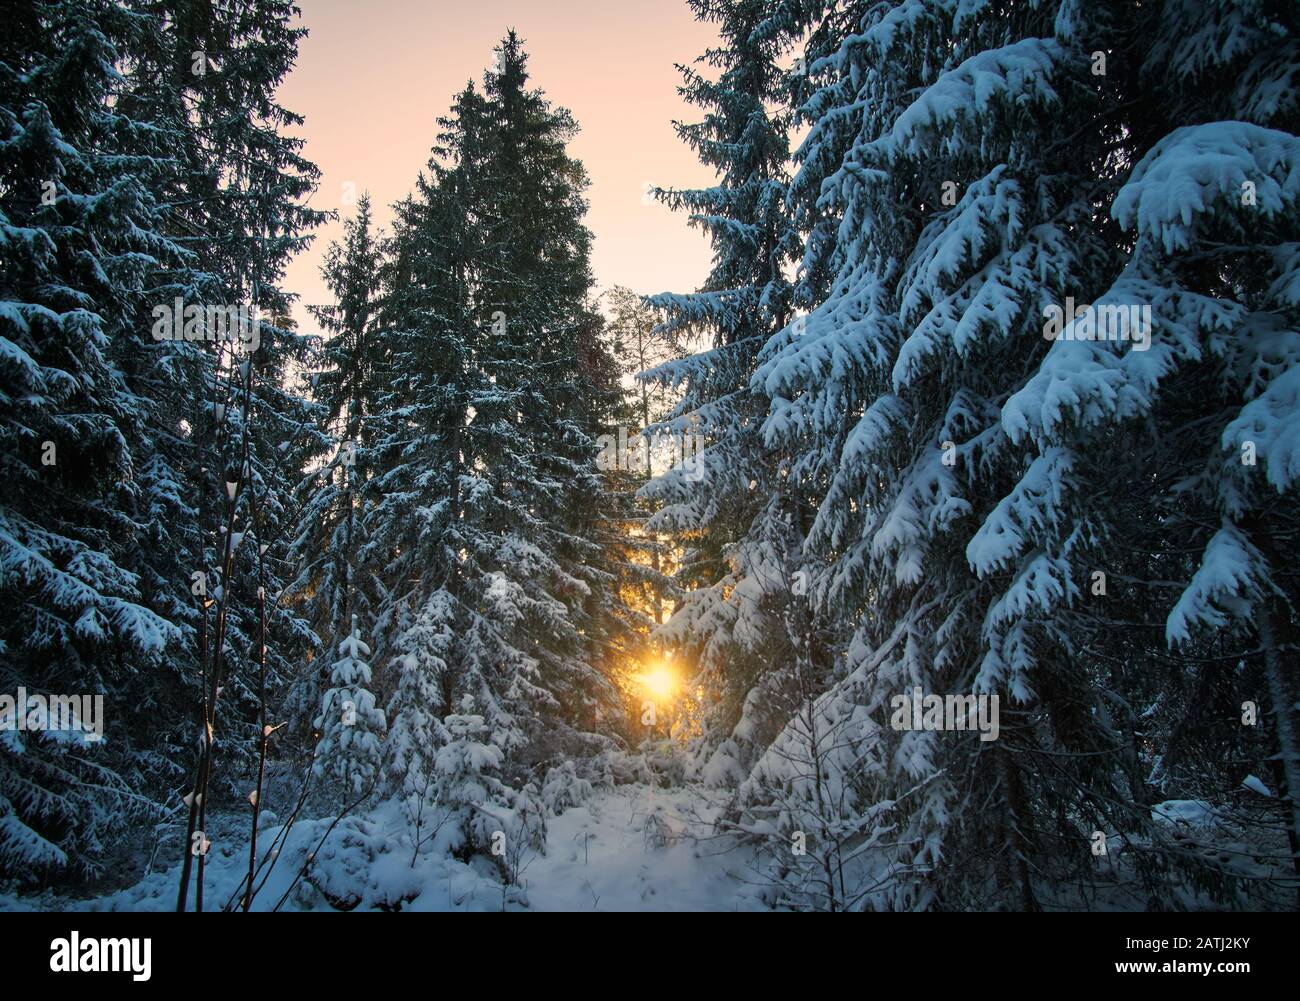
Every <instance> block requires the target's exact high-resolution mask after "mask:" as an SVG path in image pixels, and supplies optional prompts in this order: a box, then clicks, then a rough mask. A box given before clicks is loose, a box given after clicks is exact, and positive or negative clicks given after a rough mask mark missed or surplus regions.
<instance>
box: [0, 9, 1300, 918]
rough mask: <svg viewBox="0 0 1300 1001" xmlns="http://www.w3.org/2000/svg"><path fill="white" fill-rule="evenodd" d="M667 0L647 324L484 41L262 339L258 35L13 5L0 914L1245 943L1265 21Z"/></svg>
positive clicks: (1277, 560)
mask: <svg viewBox="0 0 1300 1001" xmlns="http://www.w3.org/2000/svg"><path fill="white" fill-rule="evenodd" d="M688 6H689V8H690V10H691V12H692V13H693V15H694V16H695V17H696V18H697V19H699V20H700V21H702V22H705V23H706V24H708V25H709V26H710V27H711V28H712V29H713V30H714V31H716V36H717V43H716V46H715V47H713V48H711V49H709V50H708V51H707V52H703V53H698V54H697V55H698V58H696V59H694V60H693V61H689V62H687V63H685V64H684V65H682V66H681V67H679V69H680V72H681V85H680V94H681V96H682V98H683V99H684V100H685V101H686V102H687V104H688V105H689V106H690V107H691V108H692V110H693V111H694V112H695V114H694V116H693V117H692V118H691V119H690V120H688V121H683V122H680V123H676V125H675V128H676V131H677V135H678V137H679V139H680V141H681V142H682V143H684V144H685V145H686V146H687V147H688V148H689V149H690V150H691V151H692V152H693V154H694V155H696V156H697V157H698V159H699V161H700V162H701V164H702V165H703V166H705V167H706V168H708V169H709V171H710V172H711V173H712V174H714V175H715V177H716V181H715V183H714V184H713V185H712V186H710V187H705V188H689V187H681V186H675V185H674V184H673V180H674V179H673V178H662V179H657V183H659V184H660V185H661V186H660V187H658V188H655V189H654V190H653V192H652V194H653V197H654V198H655V199H657V200H658V201H659V202H661V203H662V204H663V205H665V206H666V207H668V208H669V209H671V210H673V211H674V212H676V213H678V214H679V216H680V218H681V220H682V224H683V225H689V226H693V227H696V228H697V229H698V230H700V231H702V232H703V233H704V234H705V236H706V237H707V239H708V241H709V243H710V246H711V248H712V254H713V257H712V261H713V264H712V268H711V270H710V272H709V273H708V274H702V275H700V276H699V282H698V285H697V287H695V288H692V289H678V290H670V291H666V292H664V293H662V294H658V295H652V296H649V297H642V296H639V295H637V294H635V293H633V292H632V291H630V290H629V289H627V288H622V287H607V288H601V287H599V286H598V285H597V282H596V279H595V276H594V274H593V268H592V262H591V254H592V246H593V240H594V237H593V233H592V232H591V231H590V230H589V229H588V228H587V225H586V221H585V220H586V213H587V208H588V205H587V190H588V186H589V179H588V176H587V173H586V170H585V168H584V166H583V164H582V163H581V162H580V161H579V160H578V159H577V158H576V157H575V155H574V154H573V152H572V149H571V147H572V143H573V141H574V139H575V138H576V137H577V136H578V134H579V123H578V122H576V121H575V119H574V117H573V116H572V114H571V113H570V112H569V111H568V110H566V109H565V108H564V107H561V106H560V105H559V104H557V103H555V102H553V101H552V100H551V99H550V98H549V97H548V96H547V93H546V92H545V90H544V89H543V88H542V87H540V86H539V83H544V81H540V80H537V79H535V78H534V76H533V74H532V73H531V72H530V63H529V58H528V54H527V52H526V51H525V40H524V39H522V38H521V37H520V36H519V35H518V34H517V33H516V32H515V31H513V30H510V29H508V28H507V27H506V26H505V25H503V26H502V32H503V37H502V38H501V41H500V43H499V47H498V49H497V52H496V58H495V61H494V62H493V63H492V64H491V65H489V66H487V67H485V68H484V71H483V73H482V75H481V77H480V78H479V79H476V80H474V81H471V82H469V83H467V85H466V86H465V87H464V89H463V90H461V91H460V92H459V93H456V94H454V95H446V94H435V95H429V101H430V102H431V104H432V106H434V107H438V108H441V107H445V108H446V111H445V112H443V113H442V115H441V116H440V117H438V118H437V119H436V129H435V130H433V131H434V134H431V135H429V136H428V147H429V155H428V161H427V164H426V166H425V167H424V169H423V170H421V171H420V172H419V173H418V175H417V176H415V177H413V178H412V180H411V188H410V193H409V195H408V196H407V197H405V198H403V199H402V200H401V201H399V202H398V203H397V204H396V205H394V206H393V211H392V216H391V218H392V222H391V225H388V224H386V225H383V226H381V225H379V224H378V223H377V222H376V221H375V212H374V206H373V205H372V202H371V199H370V197H369V196H368V195H366V194H364V193H361V194H359V196H358V198H357V199H356V201H355V204H354V205H351V206H349V207H347V208H346V209H345V210H344V212H343V213H342V224H343V229H342V233H343V235H342V237H341V238H340V239H339V240H337V241H334V242H332V243H331V244H330V245H329V246H328V249H327V251H326V253H325V255H324V266H323V269H322V276H323V279H324V281H325V284H326V286H327V287H328V289H329V291H330V293H331V296H332V301H331V302H329V303H327V304H323V305H317V306H312V307H311V309H310V313H309V315H310V322H302V321H301V320H297V321H295V319H294V314H293V311H292V307H293V305H294V302H295V296H294V294H293V292H292V290H291V289H290V288H289V287H288V285H287V283H286V280H285V268H286V266H287V264H288V263H289V262H290V261H291V260H293V259H294V257H295V256H296V255H298V254H300V253H302V252H303V251H304V249H305V248H306V247H307V246H308V245H309V244H310V242H311V241H312V240H313V238H314V234H315V232H316V230H317V229H318V228H319V227H320V226H321V225H322V224H324V223H325V222H326V221H327V218H328V217H329V215H330V213H328V212H326V211H324V210H321V209H315V208H312V207H311V196H312V193H313V192H314V191H315V189H316V188H317V186H318V184H319V176H320V171H319V169H318V168H317V166H316V165H315V164H313V163H312V162H311V160H310V159H309V155H308V153H309V151H308V149H307V148H306V143H305V141H304V140H303V139H302V138H301V137H296V135H295V131H294V130H295V127H296V126H297V125H299V124H301V118H300V117H299V116H298V115H296V114H295V113H294V111H293V110H291V109H289V108H286V107H284V106H282V105H281V104H280V103H279V98H278V96H277V93H278V90H279V88H280V86H281V84H282V83H283V82H284V80H285V79H286V77H287V76H288V74H290V73H291V72H292V69H293V66H294V63H295V60H296V58H297V53H298V46H299V44H300V42H301V40H302V38H303V36H304V34H305V32H306V31H307V30H308V29H309V27H310V17H309V16H308V17H307V19H306V21H305V22H304V21H303V20H302V18H301V17H300V13H299V12H298V10H297V9H296V7H295V6H294V4H293V3H292V2H290V0H21V2H19V3H18V4H17V5H16V6H14V7H12V8H10V9H9V10H8V12H7V17H6V22H5V29H4V31H3V32H2V33H0V467H2V472H0V908H3V909H24V908H29V907H30V908H40V909H61V908H73V907H102V908H107V909H152V910H158V909H179V910H223V909H224V910H239V909H244V910H329V909H337V910H352V909H357V908H361V909H367V910H368V909H384V910H403V909H416V910H419V909H425V910H428V909H440V910H454V909H469V910H473V909H527V908H532V909H550V908H552V907H557V908H566V909H571V908H586V909H593V908H594V909H610V908H620V909H632V908H635V907H641V906H646V907H651V906H656V907H657V906H677V907H679V908H701V909H703V908H708V907H717V908H720V909H737V908H741V909H776V910H819V911H820V910H830V911H863V910H1018V911H1039V910H1044V911H1060V910H1291V909H1295V908H1296V907H1297V906H1298V902H1300V729H1298V728H1300V674H1298V673H1297V665H1298V664H1300V659H1298V653H1297V650H1298V647H1297V644H1298V643H1300V639H1298V637H1300V632H1298V630H1300V568H1298V567H1297V555H1300V8H1297V6H1296V5H1295V4H1294V3H1292V2H1289V0H1142V2H1140V3H1139V2H1133V0H1089V2H1083V0H689V2H688ZM304 23H305V26H304ZM430 121H432V113H431V116H430ZM411 127H412V128H424V127H425V125H424V124H423V123H412V126H411ZM655 866H658V868H653V867H655ZM648 867H651V868H648ZM601 872H603V873H604V874H605V875H603V876H601V875H599V873H601ZM647 872H650V873H651V874H650V875H647ZM602 879H603V880H604V882H602ZM660 891H662V893H661V892H660ZM673 893H679V894H681V896H680V897H677V898H673V899H669V898H670V897H671V895H672V894H673ZM566 894H568V895H566ZM656 896H658V897H659V899H658V903H655V897H656Z"/></svg>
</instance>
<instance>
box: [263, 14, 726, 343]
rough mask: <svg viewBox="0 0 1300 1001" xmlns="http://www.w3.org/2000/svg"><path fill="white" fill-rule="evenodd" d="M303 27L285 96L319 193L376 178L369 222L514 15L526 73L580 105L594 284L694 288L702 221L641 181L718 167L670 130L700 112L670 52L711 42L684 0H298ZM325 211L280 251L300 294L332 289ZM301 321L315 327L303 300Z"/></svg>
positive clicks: (332, 229) (675, 181)
mask: <svg viewBox="0 0 1300 1001" xmlns="http://www.w3.org/2000/svg"><path fill="white" fill-rule="evenodd" d="M299 6H300V7H301V8H302V23H303V24H304V25H305V26H306V27H307V28H308V29H310V32H311V33H310V34H309V35H308V36H307V38H305V39H304V40H303V41H302V43H301V46H300V49H299V58H298V64H297V66H296V67H295V69H294V71H293V72H292V73H291V74H290V75H289V76H288V78H287V79H286V80H285V81H284V83H283V85H282V86H281V89H280V99H281V102H282V103H283V104H284V105H285V106H286V107H287V108H289V109H290V110H292V111H295V112H297V113H299V114H301V115H304V116H305V117H306V123H305V125H303V126H302V127H300V128H299V129H297V130H295V134H297V135H299V136H301V137H303V138H305V139H306V140H307V146H306V150H305V153H306V156H307V158H308V159H310V160H312V161H313V162H315V163H316V164H317V166H319V167H320V168H321V172H322V178H321V184H320V190H319V191H318V192H317V193H316V196H315V198H314V199H313V200H312V205H313V207H316V208H321V209H334V210H337V211H338V212H339V213H340V215H341V216H342V217H346V216H348V215H350V214H351V213H352V212H353V211H354V208H353V207H351V206H349V205H346V204H344V198H343V193H344V190H345V185H347V183H348V182H351V183H352V184H353V185H355V190H356V192H357V193H361V192H363V191H366V190H369V191H370V195H371V201H372V206H373V214H374V217H375V221H376V223H378V224H379V225H382V226H386V225H387V224H388V222H389V221H390V219H391V217H392V214H391V212H390V211H389V207H390V206H391V205H392V203H393V202H395V201H397V200H398V199H400V198H402V197H404V196H405V195H406V194H408V193H409V192H410V191H411V189H412V187H413V186H414V183H415V178H416V175H417V174H418V173H419V171H420V170H421V169H422V168H423V167H424V165H425V163H426V162H427V160H428V158H429V149H430V147H431V146H432V145H433V141H434V137H435V134H436V132H437V122H436V119H437V117H438V116H439V115H441V114H444V113H445V112H446V111H447V109H448V108H449V106H450V104H451V100H452V97H453V96H454V95H455V94H456V92H458V91H459V90H461V89H462V88H463V87H464V86H465V83H466V82H467V81H468V80H470V79H473V80H474V81H475V82H476V83H480V82H481V80H482V75H483V71H484V69H485V68H486V67H487V66H489V65H490V64H491V63H492V61H493V58H494V56H493V51H492V50H493V47H494V46H495V45H496V44H497V42H498V41H499V40H500V39H501V37H502V36H503V35H504V34H505V32H506V30H507V29H508V28H511V27H513V28H515V29H516V30H517V31H518V32H519V34H520V36H521V37H522V38H523V39H524V42H525V49H526V51H527V52H528V55H529V72H530V74H531V77H532V79H531V81H530V83H531V85H532V86H534V87H540V88H542V89H543V90H545V91H546V94H547V97H548V98H549V99H550V101H551V102H552V103H553V104H557V105H563V106H564V107H567V108H568V109H569V110H570V111H572V112H573V114H574V117H575V118H576V119H577V121H578V124H579V125H580V126H581V128H582V133H581V134H580V135H579V136H578V138H577V139H576V140H575V141H574V142H573V144H572V145H571V147H570V148H571V151H572V152H573V153H574V155H576V156H577V157H578V158H579V159H580V160H582V161H583V163H584V164H585V165H586V168H587V172H588V174H589V175H590V176H591V181H592V184H591V188H590V190H589V191H588V198H589V200H590V203H591V210H590V212H589V213H588V216H587V226H588V228H589V229H591V230H592V232H593V233H595V237H596V239H595V246H594V248H593V253H592V267H593V270H594V272H595V276H596V280H597V282H598V283H599V286H600V287H601V288H605V287H608V286H609V285H612V284H618V285H627V286H629V287H630V288H632V289H633V290H634V291H637V292H641V293H651V292H662V291H674V292H685V291H691V290H693V289H695V288H696V287H698V286H699V285H700V284H701V283H702V282H703V280H704V278H705V276H706V275H707V272H708V268H709V258H710V254H709V247H708V244H707V242H706V240H705V238H704V236H703V235H701V234H699V233H698V232H696V231H694V230H691V229H689V228H688V227H687V225H686V220H685V217H684V216H682V215H680V214H677V213H673V212H670V211H669V210H668V209H667V208H665V207H664V206H662V205H660V204H658V203H657V202H651V203H649V204H647V199H646V197H645V188H646V185H647V183H652V184H656V185H662V186H664V187H686V186H698V185H707V184H710V183H712V180H713V178H712V176H711V172H710V171H709V170H708V169H707V168H705V167H704V166H703V165H702V164H700V163H699V161H698V160H696V159H695V156H694V154H693V153H692V152H691V151H690V150H689V149H688V148H687V147H686V146H685V145H684V144H683V143H682V142H680V141H679V140H678V138H677V136H676V134H675V133H674V132H673V129H672V121H673V120H674V119H685V120H688V121H695V120H697V116H698V112H697V110H696V109H693V108H690V107H688V106H687V105H686V104H685V103H684V102H683V101H682V100H681V98H680V96H679V95H678V94H677V89H676V88H677V85H678V84H679V82H680V79H681V78H680V76H679V74H678V73H677V70H676V69H675V67H674V64H675V63H678V62H682V63H689V62H691V61H692V60H694V59H695V57H696V56H697V55H699V54H701V53H702V52H703V51H704V49H705V48H707V47H708V46H710V45H712V44H714V43H715V42H716V34H715V32H714V31H713V29H712V27H711V26H709V25H702V24H699V23H698V22H696V21H695V19H694V18H693V17H692V16H691V13H690V10H689V9H688V8H687V6H686V4H685V2H684V0H636V2H631V0H604V2H593V0H469V2H466V0H455V2H450V0H364V2H361V0H300V2H299ZM340 232H341V225H340V224H339V223H332V224H329V225H326V226H322V227H320V228H319V229H318V230H317V231H316V234H317V235H316V241H315V243H314V244H313V245H312V247H311V249H310V250H308V251H307V252H305V253H303V254H300V255H299V256H298V257H297V258H296V259H295V260H294V261H293V262H292V263H291V264H290V266H289V268H288V271H287V276H286V282H285V285H286V287H287V288H288V289H289V290H290V291H292V292H297V293H298V294H299V295H300V296H301V300H302V303H324V302H327V301H328V299H329V296H328V293H327V292H326V290H325V287H324V285H323V283H322V282H321V280H320V277H319V268H320V263H321V260H322V258H323V254H324V250H325V247H326V245H327V244H328V243H329V241H330V240H331V239H334V238H336V237H337V236H339V234H340ZM295 316H296V317H297V319H298V322H299V324H300V329H301V330H302V331H303V332H304V333H311V332H314V331H315V330H316V324H315V321H313V320H312V319H311V318H310V317H309V316H308V314H307V313H306V311H305V310H304V309H303V308H302V305H301V304H300V305H299V306H298V308H297V309H296V310H295Z"/></svg>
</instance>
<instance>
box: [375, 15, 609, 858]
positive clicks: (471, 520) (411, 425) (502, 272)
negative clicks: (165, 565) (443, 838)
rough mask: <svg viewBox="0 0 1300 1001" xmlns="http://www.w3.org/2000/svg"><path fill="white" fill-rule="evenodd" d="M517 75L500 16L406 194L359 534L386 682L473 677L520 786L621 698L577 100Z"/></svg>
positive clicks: (508, 774) (579, 743) (515, 48)
mask: <svg viewBox="0 0 1300 1001" xmlns="http://www.w3.org/2000/svg"><path fill="white" fill-rule="evenodd" d="M526 82H527V73H526V71H525V57H524V55H523V52H522V51H521V49H520V48H519V43H518V41H517V40H516V39H515V38H514V37H513V36H510V37H508V38H507V39H506V40H505V41H504V42H503V44H502V48H501V60H500V63H499V69H498V70H497V71H494V72H490V73H488V74H487V76H486V79H485V85H484V88H483V90H482V92H480V91H479V90H478V89H476V88H474V87H472V86H471V87H469V88H467V89H466V90H465V91H463V92H462V93H461V94H460V95H459V96H458V97H457V98H456V102H455V104H454V106H453V108H452V111H451V113H450V114H449V115H448V116H447V117H445V118H443V119H441V120H440V125H441V127H442V132H441V134H440V136H439V141H438V145H437V146H436V147H435V149H434V155H433V157H432V159H431V160H430V163H429V168H428V171H427V173H426V174H425V175H424V176H422V177H421V178H420V181H419V184H418V187H417V191H416V193H415V194H414V195H413V196H412V197H411V198H410V199H408V200H406V201H405V202H403V203H401V204H400V205H399V206H398V214H397V219H396V222H395V225H394V232H393V237H392V240H391V243H390V246H389V253H388V255H387V257H388V261H387V265H386V267H387V270H388V274H387V276H386V278H385V286H386V290H385V298H384V302H383V306H382V312H381V322H382V323H383V325H384V327H385V330H386V331H387V332H388V333H387V334H386V336H387V337H388V339H389V350H388V353H387V356H386V358H385V360H384V363H383V370H382V374H381V381H382V384H383V390H382V392H381V393H380V396H379V408H380V411H381V414H380V417H379V424H380V425H381V427H382V430H381V432H380V434H379V435H378V437H377V440H376V444H375V451H374V467H373V471H372V475H370V476H369V477H368V479H367V482H366V484H365V487H364V492H365V493H366V495H367V496H368V497H371V498H373V509H372V510H371V511H370V512H369V514H368V517H369V518H370V519H371V525H372V528H371V532H370V536H369V538H368V540H367V542H366V544H365V546H363V548H362V551H361V558H362V560H363V562H368V563H369V565H370V566H372V567H374V568H375V569H374V571H373V572H374V574H375V576H376V577H378V578H379V579H380V580H381V581H382V585H383V591H384V598H383V607H382V609H381V612H380V623H381V626H380V629H381V631H384V632H391V634H392V636H393V637H394V639H393V640H392V641H391V643H390V644H389V645H388V646H386V647H383V648H382V651H383V660H384V663H386V664H392V665H393V669H394V670H395V671H396V672H397V673H398V675H399V676H398V678H397V679H396V681H395V684H394V689H395V690H398V691H401V690H403V689H408V688H409V689H410V690H411V691H415V690H417V689H419V690H429V689H432V690H435V691H436V692H437V693H438V695H439V706H438V710H437V713H438V714H439V715H447V714H450V713H452V711H453V707H454V706H456V705H457V704H458V703H459V702H460V700H461V699H462V698H463V697H464V696H465V695H469V696H472V697H473V699H474V704H475V706H476V710H475V714H476V715H479V716H482V718H483V719H484V720H485V724H486V727H487V730H486V731H485V739H486V740H488V741H490V742H491V744H492V745H493V746H495V747H496V748H497V749H498V750H499V751H500V752H501V754H502V770H501V776H502V778H503V781H504V782H508V783H514V784H515V787H516V788H519V787H522V786H523V785H524V784H525V783H526V780H527V775H528V772H529V769H530V768H531V767H532V766H533V765H534V764H536V763H539V762H540V761H542V760H545V759H546V758H547V757H549V756H551V755H553V754H555V753H558V752H559V751H561V750H565V751H567V752H569V753H578V752H579V751H581V750H582V749H583V748H584V747H587V746H595V745H599V744H600V743H601V741H600V740H598V739H597V738H594V737H593V736H592V735H591V734H590V730H591V729H592V728H593V727H594V726H595V724H596V723H597V722H598V718H599V714H600V713H602V712H604V713H606V714H607V713H609V712H611V711H612V707H613V706H614V705H616V698H617V695H616V692H615V689H614V688H613V686H612V685H611V684H610V682H609V680H608V679H607V678H606V677H605V675H604V674H603V673H602V671H601V670H600V669H599V668H598V667H597V666H596V665H597V663H598V659H597V655H598V653H600V651H599V650H598V649H597V644H596V642H595V640H596V639H598V638H599V636H598V631H599V630H600V629H602V628H604V626H603V623H604V616H603V607H602V604H601V603H602V602H603V601H605V600H609V599H608V598H605V597H602V596H601V594H602V591H604V590H605V589H606V584H607V582H608V581H609V580H611V579H612V577H611V575H610V574H609V572H608V571H607V570H605V569H604V567H603V561H604V560H605V556H604V554H603V553H602V552H601V551H600V548H599V546H597V545H595V544H594V543H593V542H591V541H590V540H591V538H592V536H593V534H594V529H593V523H594V522H595V520H596V518H597V517H598V516H599V515H600V514H601V513H602V505H603V503H604V499H603V492H602V490H601V484H600V480H599V478H598V476H597V473H596V467H595V451H596V450H595V444H594V439H595V435H596V433H597V429H598V428H599V427H601V426H602V424H603V423H604V422H605V419H606V414H605V410H607V409H608V407H609V402H608V400H607V397H608V395H609V394H608V392H607V391H605V390H603V389H602V386H603V385H605V384H612V383H613V376H612V375H611V374H610V372H609V368H610V365H609V362H608V358H607V356H606V354H605V352H604V348H603V346H602V345H601V343H600V341H599V328H600V323H599V318H598V317H597V316H596V315H595V314H594V312H593V311H592V309H591V307H590V304H589V301H588V296H589V291H590V286H591V277H590V273H589V266H588V254H589V245H590V234H589V233H588V232H587V230H586V229H585V228H583V226H582V221H581V220H582V214H583V212H584V211H585V202H584V199H583V194H582V192H583V188H584V187H585V177H584V175H583V173H582V168H581V166H580V165H579V164H578V163H577V162H576V161H574V160H573V159H572V158H571V157H569V155H568V153H567V152H566V150H565V143H566V142H567V141H568V139H569V138H571V136H572V134H573V132H574V130H575V126H574V125H573V123H572V120H571V119H570V118H569V116H568V114H567V112H563V111H561V110H556V109H553V108H551V107H550V105H549V104H548V103H547V102H546V100H545V98H544V97H543V96H542V95H541V93H540V92H538V91H533V90H529V89H528V88H527V86H526ZM448 636H450V637H451V638H452V639H451V640H450V642H448V641H446V637H448ZM409 670H415V671H418V672H422V673H423V674H425V675H426V677H424V678H422V679H415V680H408V679H403V678H401V677H400V675H401V673H402V672H404V671H409ZM433 736H434V735H430V736H429V737H428V738H426V739H430V740H431V739H433ZM477 848H478V849H482V848H483V846H477Z"/></svg>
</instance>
